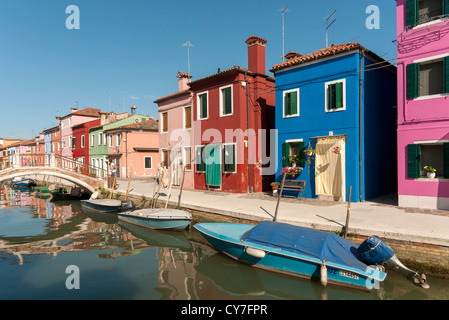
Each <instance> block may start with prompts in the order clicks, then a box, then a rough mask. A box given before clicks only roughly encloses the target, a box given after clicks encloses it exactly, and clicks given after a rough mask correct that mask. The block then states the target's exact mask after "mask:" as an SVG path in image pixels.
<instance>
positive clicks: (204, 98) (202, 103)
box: [196, 92, 209, 120]
mask: <svg viewBox="0 0 449 320" xmlns="http://www.w3.org/2000/svg"><path fill="white" fill-rule="evenodd" d="M208 96H209V95H208V93H207V92H204V93H200V94H198V95H197V102H196V103H197V111H198V120H203V119H207V117H208Z"/></svg>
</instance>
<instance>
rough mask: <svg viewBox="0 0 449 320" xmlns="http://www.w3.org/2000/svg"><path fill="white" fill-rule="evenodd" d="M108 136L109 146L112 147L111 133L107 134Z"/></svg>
mask: <svg viewBox="0 0 449 320" xmlns="http://www.w3.org/2000/svg"><path fill="white" fill-rule="evenodd" d="M108 138H109V147H113V145H114V142H113V141H112V134H108Z"/></svg>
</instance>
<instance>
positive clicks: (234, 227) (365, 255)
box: [194, 221, 427, 291]
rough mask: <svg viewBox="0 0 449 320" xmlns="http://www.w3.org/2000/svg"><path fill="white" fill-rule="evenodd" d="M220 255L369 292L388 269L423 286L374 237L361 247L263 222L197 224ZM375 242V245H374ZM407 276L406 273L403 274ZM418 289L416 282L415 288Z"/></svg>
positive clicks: (422, 280)
mask: <svg viewBox="0 0 449 320" xmlns="http://www.w3.org/2000/svg"><path fill="white" fill-rule="evenodd" d="M194 228H195V229H197V230H198V231H199V232H200V233H201V234H202V235H203V236H204V238H205V239H206V240H207V241H208V242H209V243H210V244H211V245H213V246H214V247H215V248H216V249H218V250H219V251H222V252H223V253H225V254H227V255H228V256H230V257H232V258H234V259H236V260H238V261H241V262H245V263H248V264H250V265H252V266H254V267H258V268H262V269H267V270H272V271H276V272H280V273H284V274H289V275H294V276H299V277H303V278H309V279H313V280H319V281H321V283H322V285H323V286H326V285H327V284H328V283H329V284H335V285H340V286H345V287H351V288H356V289H361V290H364V291H371V290H372V289H373V288H379V286H380V283H381V282H383V281H384V280H385V278H386V276H387V274H386V273H385V269H384V266H383V265H382V264H383V263H384V262H388V264H387V265H388V266H392V267H397V268H399V269H401V268H402V269H403V270H404V273H403V274H404V275H406V276H407V277H410V278H411V276H413V278H414V279H415V283H416V282H417V281H420V285H421V286H422V287H425V286H426V285H427V284H426V283H425V276H424V275H422V276H419V275H418V274H417V273H416V272H414V271H411V270H409V269H407V268H406V267H405V266H403V265H402V264H401V263H400V262H399V260H398V259H397V258H396V256H395V254H394V252H393V250H391V248H390V247H388V245H387V244H385V243H384V242H382V241H380V239H379V238H378V237H376V236H373V237H370V238H368V239H367V240H366V241H365V242H364V243H362V244H361V245H360V246H357V245H356V244H354V243H352V242H350V241H348V240H346V239H343V238H341V237H339V236H338V235H336V234H335V233H332V232H324V231H319V230H314V229H309V228H304V227H299V226H293V225H290V224H285V223H278V222H272V221H264V222H261V223H259V224H258V225H256V226H254V225H247V224H235V223H199V224H196V225H194ZM377 240H378V241H377ZM405 271H407V272H405ZM416 284H417V285H418V283H416Z"/></svg>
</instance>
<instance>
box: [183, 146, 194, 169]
mask: <svg viewBox="0 0 449 320" xmlns="http://www.w3.org/2000/svg"><path fill="white" fill-rule="evenodd" d="M184 165H185V168H186V170H189V171H190V170H192V148H191V147H184Z"/></svg>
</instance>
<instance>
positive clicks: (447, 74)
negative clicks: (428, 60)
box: [443, 0, 449, 93]
mask: <svg viewBox="0 0 449 320" xmlns="http://www.w3.org/2000/svg"><path fill="white" fill-rule="evenodd" d="M446 2H449V0H446ZM447 6H448V7H449V4H447ZM443 65H444V67H443V68H444V69H443V76H444V92H445V93H449V57H446V58H444V64H443Z"/></svg>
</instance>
